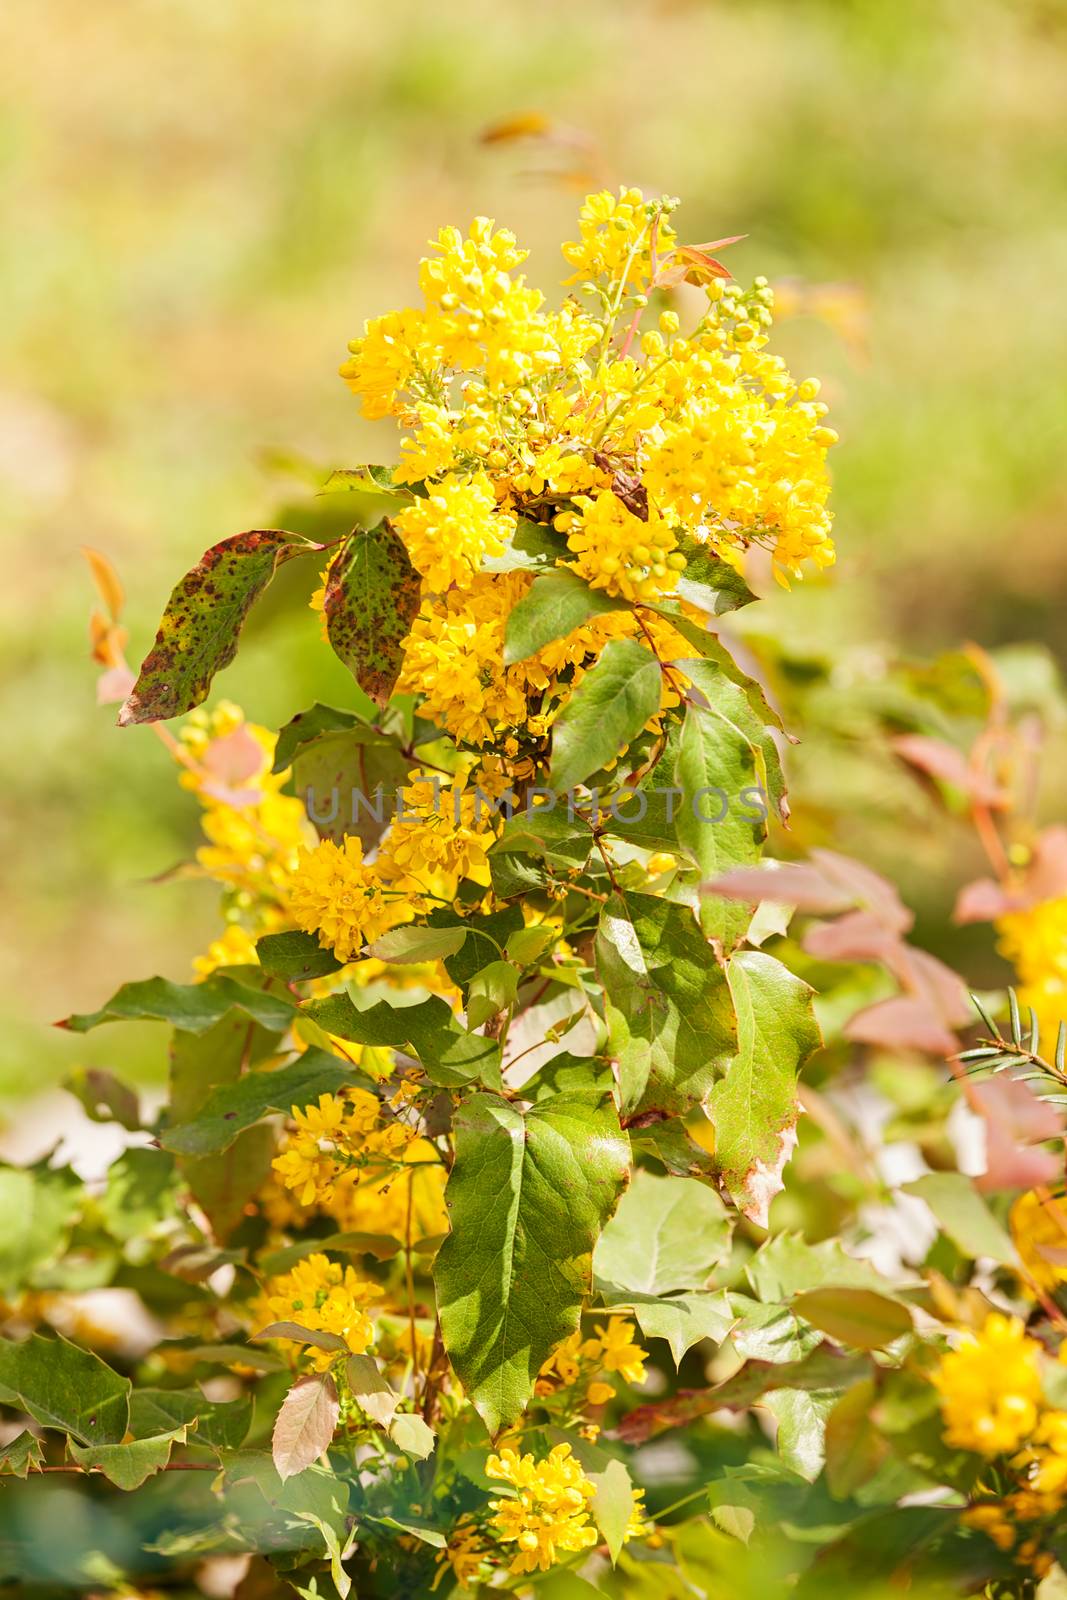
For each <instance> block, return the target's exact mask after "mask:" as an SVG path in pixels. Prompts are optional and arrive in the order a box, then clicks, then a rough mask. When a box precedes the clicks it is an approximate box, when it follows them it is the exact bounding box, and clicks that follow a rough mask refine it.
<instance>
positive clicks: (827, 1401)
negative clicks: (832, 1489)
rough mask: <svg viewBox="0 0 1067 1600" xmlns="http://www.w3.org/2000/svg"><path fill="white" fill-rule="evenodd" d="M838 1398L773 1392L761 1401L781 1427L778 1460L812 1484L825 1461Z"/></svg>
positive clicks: (824, 1392) (825, 1392)
mask: <svg viewBox="0 0 1067 1600" xmlns="http://www.w3.org/2000/svg"><path fill="white" fill-rule="evenodd" d="M836 1398H837V1395H836V1393H835V1391H833V1390H832V1389H815V1390H808V1389H771V1390H769V1391H768V1392H767V1393H766V1394H765V1395H764V1396H763V1398H762V1400H761V1401H760V1407H761V1409H764V1410H767V1411H769V1412H770V1413H771V1415H772V1416H773V1417H774V1418H775V1419H776V1421H777V1423H778V1436H777V1438H776V1440H775V1447H776V1449H777V1451H778V1455H779V1458H780V1459H781V1461H782V1462H783V1463H784V1465H785V1466H787V1467H789V1468H790V1470H791V1471H793V1472H796V1473H799V1474H800V1476H801V1477H802V1478H805V1479H806V1480H807V1481H808V1482H809V1483H814V1481H815V1479H816V1478H817V1477H818V1476H819V1473H820V1472H821V1471H822V1466H823V1462H824V1461H825V1459H826V1443H825V1437H826V1418H827V1416H828V1415H829V1413H830V1411H831V1409H832V1407H833V1404H834V1401H835V1400H836Z"/></svg>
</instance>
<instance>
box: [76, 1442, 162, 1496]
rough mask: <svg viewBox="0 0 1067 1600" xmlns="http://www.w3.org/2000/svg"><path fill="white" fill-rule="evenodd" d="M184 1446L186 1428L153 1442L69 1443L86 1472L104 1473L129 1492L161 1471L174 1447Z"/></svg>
mask: <svg viewBox="0 0 1067 1600" xmlns="http://www.w3.org/2000/svg"><path fill="white" fill-rule="evenodd" d="M184 1443H185V1429H184V1428H175V1429H174V1430H173V1432H171V1433H164V1434H160V1435H158V1437H156V1438H154V1439H134V1440H132V1441H131V1442H130V1443H129V1444H90V1445H85V1446H82V1445H79V1444H76V1443H75V1442H74V1440H73V1439H71V1440H70V1441H69V1449H70V1453H71V1456H72V1457H73V1459H74V1460H75V1461H76V1462H77V1463H78V1465H79V1466H80V1467H84V1468H85V1470H86V1471H87V1472H102V1473H103V1475H104V1477H105V1478H107V1479H108V1481H109V1482H110V1483H113V1484H114V1485H115V1487H116V1488H117V1489H124V1490H126V1491H127V1492H128V1491H129V1490H131V1489H139V1488H140V1487H141V1485H142V1483H145V1482H146V1481H147V1480H148V1479H149V1478H151V1477H153V1476H154V1475H155V1474H156V1473H157V1472H161V1471H162V1470H163V1468H164V1467H165V1466H166V1465H167V1462H168V1461H169V1460H170V1452H171V1447H172V1446H173V1445H175V1444H184Z"/></svg>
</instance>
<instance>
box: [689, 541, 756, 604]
mask: <svg viewBox="0 0 1067 1600" xmlns="http://www.w3.org/2000/svg"><path fill="white" fill-rule="evenodd" d="M678 548H679V550H680V551H681V553H682V555H684V556H685V558H686V565H685V571H684V572H683V573H682V575H681V577H680V578H679V579H678V584H677V589H676V593H677V595H678V598H679V599H680V600H687V601H688V602H689V604H690V605H693V606H698V607H699V608H700V610H701V611H707V612H710V614H711V615H712V616H713V617H721V616H722V615H723V614H724V613H725V612H727V611H738V610H740V608H741V607H742V606H747V605H749V604H750V603H751V602H752V601H753V600H755V598H756V596H755V595H754V594H753V593H752V590H751V589H750V588H749V586H748V584H747V583H746V582H745V580H744V578H742V576H741V574H740V573H739V572H737V571H735V569H734V568H733V567H731V566H730V564H729V562H727V561H722V560H720V559H719V557H718V556H715V555H712V553H711V551H710V550H709V549H708V548H707V546H706V545H702V544H698V543H697V541H696V540H695V539H683V540H682V542H681V543H680V544H679V546H678Z"/></svg>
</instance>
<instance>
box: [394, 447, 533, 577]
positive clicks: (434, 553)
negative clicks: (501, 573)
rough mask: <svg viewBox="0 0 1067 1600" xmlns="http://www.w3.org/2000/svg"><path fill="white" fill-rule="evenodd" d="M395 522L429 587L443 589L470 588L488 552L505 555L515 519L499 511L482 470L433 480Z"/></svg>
mask: <svg viewBox="0 0 1067 1600" xmlns="http://www.w3.org/2000/svg"><path fill="white" fill-rule="evenodd" d="M393 526H394V527H395V528H396V530H397V532H398V533H399V534H400V535H401V537H402V538H403V540H404V543H405V544H406V545H407V549H408V554H409V555H410V557H411V560H412V562H413V564H414V565H415V566H416V567H417V568H418V570H419V571H420V572H421V573H422V575H423V577H424V579H425V580H426V585H427V587H428V588H429V589H432V590H436V591H438V592H441V593H443V592H444V591H445V590H446V589H449V588H450V587H451V586H452V585H453V584H456V585H458V586H459V587H460V588H466V587H467V586H468V585H469V583H470V581H471V578H472V577H473V576H474V574H475V573H476V572H479V571H480V570H481V567H482V563H483V562H484V560H485V559H486V557H487V556H499V555H502V554H503V551H504V547H505V545H506V544H507V542H508V540H509V539H510V538H511V535H512V533H513V532H514V530H515V518H514V516H513V514H512V513H511V512H509V511H503V510H498V509H497V499H496V496H495V494H494V493H493V486H492V484H491V483H490V481H489V479H488V477H487V476H486V474H485V473H484V472H478V473H475V474H474V476H473V477H470V478H462V477H457V476H455V475H452V476H449V477H447V478H444V479H442V481H441V482H440V483H435V484H433V486H432V488H431V490H430V493H429V494H427V495H424V496H422V497H420V498H419V499H417V500H415V501H414V502H413V503H412V504H411V505H410V506H408V507H406V509H405V510H403V511H402V512H401V513H400V514H399V516H397V517H396V518H395V519H394V522H393Z"/></svg>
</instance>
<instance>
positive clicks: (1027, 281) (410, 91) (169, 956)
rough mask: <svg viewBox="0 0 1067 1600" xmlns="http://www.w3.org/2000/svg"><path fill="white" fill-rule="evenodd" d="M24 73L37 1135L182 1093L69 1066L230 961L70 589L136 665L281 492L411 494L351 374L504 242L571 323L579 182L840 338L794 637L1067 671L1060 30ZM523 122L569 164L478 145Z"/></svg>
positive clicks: (23, 539)
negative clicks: (301, 469)
mask: <svg viewBox="0 0 1067 1600" xmlns="http://www.w3.org/2000/svg"><path fill="white" fill-rule="evenodd" d="M0 60H2V61H3V62H4V63H5V64H4V66H3V68H2V69H0V71H2V72H3V89H2V94H0V208H2V215H0V226H2V234H3V240H4V244H3V248H2V250H0V296H2V299H3V304H4V307H5V316H4V318H3V321H2V324H0V527H2V528H3V531H4V538H5V558H4V564H3V583H2V584H0V660H2V664H3V683H4V687H3V690H2V696H3V698H2V706H0V717H2V727H3V740H2V747H3V755H2V760H3V762H4V770H3V774H2V784H3V787H2V794H3V800H4V819H3V823H2V825H0V848H2V855H3V861H4V869H3V870H4V898H3V910H4V917H3V921H4V931H5V940H4V944H5V950H6V953H5V956H4V960H3V965H2V968H0V1006H2V1009H3V1016H4V1028H3V1030H2V1033H0V1038H2V1050H0V1099H4V1100H6V1101H7V1103H8V1107H9V1114H10V1116H11V1117H12V1118H17V1115H18V1112H17V1102H18V1100H19V1099H20V1098H21V1097H22V1096H24V1095H26V1094H27V1093H29V1092H31V1091H35V1090H38V1089H40V1088H41V1087H42V1086H43V1085H45V1084H46V1083H48V1082H51V1081H55V1079H56V1078H58V1077H59V1076H60V1075H62V1073H63V1072H64V1071H65V1070H67V1069H68V1068H69V1066H71V1065H72V1064H73V1063H74V1062H75V1061H86V1062H88V1061H95V1062H100V1063H102V1064H122V1065H125V1066H127V1067H129V1066H131V1065H133V1066H135V1067H136V1069H137V1070H138V1071H139V1072H140V1073H141V1074H142V1075H143V1076H147V1077H149V1078H150V1077H152V1076H153V1075H154V1074H157V1073H158V1072H159V1071H160V1070H161V1065H162V1063H161V1054H160V1052H161V1045H160V1041H159V1039H158V1038H156V1037H155V1035H154V1034H153V1033H151V1032H150V1031H146V1032H144V1033H141V1032H139V1031H137V1030H128V1031H123V1030H105V1031H104V1033H103V1034H102V1035H98V1036H92V1037H90V1038H89V1039H72V1038H66V1037H64V1036H62V1035H60V1034H56V1033H54V1032H52V1031H50V1030H49V1029H48V1028H47V1027H46V1024H47V1023H48V1022H49V1021H50V1020H52V1019H53V1018H55V1017H57V1016H60V1015H63V1014H64V1013H65V1012H67V1011H69V1010H72V1009H87V1008H90V1007H92V1006H95V1005H96V1004H97V1003H98V1002H99V1001H100V1000H101V999H102V998H103V997H104V995H105V994H106V993H108V992H110V990H111V988H113V987H114V986H115V985H116V984H117V983H118V982H119V981H120V980H122V979H123V978H126V977H134V976H147V975H149V974H151V973H153V972H156V971H160V972H164V973H166V974H168V975H170V976H173V977H178V978H181V977H184V976H185V975H186V974H187V972H188V964H189V961H190V959H191V957H192V955H193V954H194V953H195V952H196V951H197V950H198V949H199V948H201V947H202V945H203V944H204V942H205V941H206V938H207V936H208V934H209V932H210V930H211V929H212V927H213V926H214V922H215V918H214V914H213V912H214V897H213V894H212V892H211V890H210V889H209V888H206V887H204V886H203V885H199V884H195V883H191V882H189V881H187V880H184V881H183V880H181V879H175V880H170V881H167V882H164V883H162V884H160V883H155V884H153V883H151V882H150V881H149V880H150V879H152V878H153V877H154V876H156V875H158V874H160V873H161V872H165V871H166V869H168V868H170V867H171V866H173V865H174V864H175V863H176V862H178V861H180V860H182V859H183V858H185V857H187V856H188V855H189V854H190V852H191V849H192V847H193V844H194V842H195V838H196V816H195V808H194V806H193V805H192V803H191V801H190V798H189V797H188V796H187V795H184V794H183V793H182V792H181V791H180V790H179V789H178V788H177V786H176V784H175V782H174V779H173V773H172V770H171V767H170V763H169V760H168V758H167V756H166V754H165V752H164V751H163V750H162V748H161V747H160V746H159V745H158V743H157V741H156V740H155V739H154V738H153V737H152V735H151V733H150V732H148V731H146V730H131V731H129V732H125V733H121V734H120V733H118V732H117V731H116V730H115V729H114V727H113V712H112V711H111V710H109V709H106V708H105V709H98V708H97V707H96V705H95V703H94V672H93V670H92V669H91V668H90V666H89V665H88V663H87V660H86V634H85V625H86V617H87V614H88V610H89V607H90V604H91V590H90V585H89V582H88V576H87V573H86V571H85V569H84V566H83V564H82V562H81V558H80V557H79V555H78V546H79V545H80V544H83V543H88V544H91V545H95V546H98V547H99V548H100V549H102V550H104V551H106V552H107V553H108V554H109V555H110V556H111V558H112V559H113V560H114V561H115V563H116V564H117V565H118V567H119V569H120V571H121V572H122V574H123V576H124V578H125V580H126V583H127V587H128V591H129V608H128V619H127V620H128V621H129V623H130V627H131V631H132V639H131V646H130V655H131V658H132V659H134V660H139V659H140V656H141V655H142V654H143V652H144V650H145V649H146V648H147V646H148V644H149V642H150V640H151V637H152V632H153V629H154V626H155V622H156V620H157V617H158V614H159V611H160V608H161V606H162V603H163V601H164V599H165V597H166V595H167V593H168V592H169V589H170V587H171V585H172V583H173V581H174V580H175V578H176V577H177V575H178V574H179V573H180V572H181V571H183V570H184V569H185V568H186V567H188V566H189V565H191V564H192V562H193V561H194V560H195V559H196V558H197V557H198V556H199V554H200V553H201V551H202V550H203V549H204V548H205V547H206V546H207V545H209V544H211V543H214V542H215V541H217V540H218V539H220V538H223V537H225V536H227V535H228V534H231V533H234V532H237V531H239V530H241V529H243V528H249V527H255V526H262V525H264V524H265V523H266V524H267V525H271V524H273V523H274V522H275V520H276V519H277V518H278V516H279V511H278V507H279V505H280V504H283V503H284V501H285V500H286V498H291V497H292V495H293V493H294V484H293V481H292V480H291V479H285V478H283V477H281V476H280V475H279V472H278V468H277V459H276V457H273V456H272V454H271V453H272V451H277V450H280V449H285V450H291V451H295V452H297V453H299V454H302V455H304V456H306V457H307V458H309V459H310V460H311V461H313V462H314V463H317V464H321V465H322V466H323V467H324V468H327V469H328V468H330V467H333V466H342V465H352V464H355V463H357V462H359V461H361V460H367V459H369V460H374V459H381V458H382V457H383V456H384V455H386V454H387V453H388V451H389V449H390V447H391V444H392V439H391V436H390V433H389V430H388V429H387V427H386V425H384V424H381V425H378V427H372V426H370V425H368V424H366V423H364V422H362V421H361V419H360V416H359V412H358V407H357V405H356V403H355V401H354V400H353V399H352V397H351V396H350V395H349V394H348V393H347V391H346V389H345V388H344V386H343V384H342V383H341V382H340V381H339V379H338V378H337V376H336V367H337V363H338V360H339V359H340V358H341V356H342V355H343V352H344V345H345V342H346V340H347V339H348V337H350V336H351V335H352V334H353V333H354V332H356V331H357V330H358V328H359V327H360V325H361V322H362V319H363V318H364V317H365V316H368V315H373V314H376V313H378V312H380V311H382V310H384V309H386V308H387V307H389V306H391V305H393V304H396V303H403V302H404V301H405V299H406V298H407V297H408V295H409V292H410V290H411V287H412V284H413V280H414V274H415V263H416V260H417V257H418V255H419V253H420V250H421V247H422V245H423V242H424V240H425V239H426V237H427V236H428V235H429V234H430V233H431V232H433V231H435V230H436V229H437V228H438V226H439V225H441V224H442V223H445V222H449V221H456V222H460V223H464V224H465V223H466V221H467V220H468V219H469V217H470V216H472V215H474V214H476V213H485V214H488V215H490V216H494V217H496V218H497V220H498V221H500V222H501V223H506V224H507V225H509V226H511V227H513V228H514V229H515V230H516V231H517V232H518V233H519V234H520V235H521V236H522V237H523V238H524V239H525V240H526V241H527V242H528V243H529V244H530V245H531V246H532V247H533V259H532V261H531V263H530V271H531V276H532V277H533V279H534V281H536V282H538V283H540V284H541V285H542V286H544V287H545V288H546V289H549V290H551V288H552V286H553V285H554V284H555V283H556V281H557V280H558V278H559V277H560V276H561V272H560V270H559V269H560V265H561V263H560V258H559V256H558V241H559V240H560V239H562V238H567V237H570V236H571V233H572V227H573V217H574V213H575V210H576V207H577V203H578V200H579V199H580V196H581V193H582V192H583V189H584V187H585V184H584V183H583V174H584V175H587V176H588V178H589V185H588V186H589V187H596V186H600V184H601V183H608V184H611V185H614V184H617V183H619V182H622V181H626V182H633V183H637V184H639V185H641V186H643V187H644V188H646V189H647V190H649V191H661V190H667V191H669V192H671V193H674V194H677V195H680V196H681V197H682V198H683V201H684V207H683V209H682V211H681V212H680V215H679V225H680V227H681V228H682V230H683V231H684V234H685V236H686V237H688V238H689V239H692V240H694V241H695V240H700V239H706V238H714V237H717V236H720V235H723V234H729V233H747V234H748V236H749V237H748V239H747V240H746V241H745V243H744V244H743V245H741V246H738V247H737V248H736V249H735V250H734V251H733V252H732V253H731V256H730V263H731V266H732V268H733V270H734V271H735V272H736V273H737V274H738V276H740V277H742V278H743V277H746V276H751V274H753V273H756V272H761V271H762V272H766V273H767V274H768V276H769V277H770V278H771V279H772V281H781V280H783V279H791V280H795V281H796V282H797V283H798V284H799V285H801V286H805V287H804V289H803V293H804V295H805V296H806V303H807V304H808V305H809V307H812V306H813V307H814V308H815V309H816V310H818V309H819V308H820V307H822V308H823V310H824V312H825V313H826V314H823V315H814V316H813V315H806V316H800V317H797V318H795V319H792V320H790V321H788V322H787V323H785V324H784V325H783V327H782V329H781V335H780V338H779V341H778V345H779V348H781V349H782V350H783V352H784V353H786V354H787V355H788V356H789V357H790V359H791V360H792V361H793V362H794V363H795V365H796V367H797V368H798V369H799V370H800V371H801V373H803V372H807V371H814V372H818V373H820V374H821V375H822V376H823V377H824V379H825V390H826V394H827V397H828V398H829V399H830V400H831V402H832V405H833V412H834V414H833V416H832V418H831V419H830V420H831V421H832V422H833V423H834V425H835V426H836V427H837V428H838V429H839V431H840V433H841V435H842V444H841V445H840V446H839V448H838V449H837V451H835V454H834V465H835V476H836V510H837V519H838V520H837V528H838V540H839V549H840V563H839V566H838V568H837V569H836V570H835V572H834V574H833V576H832V578H831V580H830V581H829V582H828V583H825V584H824V583H818V584H813V585H809V586H807V587H806V588H805V589H803V590H801V591H798V592H795V593H794V594H793V595H792V596H787V597H783V598H782V599H781V600H780V601H779V600H775V601H774V602H772V607H773V609H772V610H771V611H770V612H768V613H767V617H768V619H769V622H770V623H771V624H773V626H774V627H776V628H779V629H781V630H783V631H784V632H785V633H787V634H794V635H796V636H797V637H804V636H810V637H817V638H819V639H820V640H821V641H823V642H825V643H826V645H827V647H829V648H833V649H843V648H845V646H847V645H848V644H850V643H851V644H856V643H863V642H865V641H867V642H870V644H871V646H872V648H873V647H874V646H876V645H878V644H879V643H881V642H885V643H887V644H888V645H890V646H891V647H906V648H908V649H915V650H919V649H922V650H928V649H937V648H940V647H944V646H947V645H953V644H955V643H956V642H957V641H958V640H959V639H960V638H962V637H970V638H974V639H977V640H979V641H980V642H982V643H985V644H992V645H996V644H1003V643H1006V642H1009V641H1013V640H1016V639H1024V638H1036V639H1039V640H1043V641H1045V642H1047V643H1048V644H1050V645H1051V646H1052V647H1053V649H1058V650H1062V648H1063V644H1064V630H1063V628H1062V625H1061V621H1060V619H1061V617H1062V615H1063V612H1064V603H1065V600H1067V547H1065V544H1064V539H1063V525H1064V516H1065V512H1067V427H1065V424H1067V390H1065V386H1064V372H1065V370H1067V300H1065V299H1064V296H1063V293H1062V283H1063V281H1064V277H1065V274H1067V142H1065V140H1064V137H1063V122H1062V107H1063V105H1064V103H1065V101H1067V5H1064V4H1063V3H1062V0H752V3H747V0H670V3H668V0H585V3H583V4H578V5H575V4H574V3H573V0H566V3H564V0H540V3H539V4H538V5H537V6H531V5H529V4H526V3H524V0H492V3H490V0H450V3H449V5H447V6H429V5H426V4H421V5H420V4H415V3H413V0H393V3H391V4H389V5H388V6H386V5H382V4H376V3H374V0H369V3H363V4H355V3H353V0H300V3H299V4H298V3H296V0H254V3H252V0H228V3H227V4H224V5H220V4H218V3H217V0H101V3H98V4H93V5H86V4H85V3H84V0H8V3H7V4H6V5H5V7H4V8H3V10H2V12H0ZM529 111H536V112H539V113H542V114H543V115H545V116H546V117H548V118H550V119H552V121H553V123H554V124H556V125H560V126H563V127H566V128H569V129H572V130H576V131H577V133H578V134H579V135H580V136H581V137H580V139H579V140H578V141H577V143H576V144H575V145H573V146H571V147H566V146H563V145H560V146H555V147H548V146H538V145H530V144H526V145H523V144H517V143H500V144H495V145H494V144H486V143H484V142H482V141H481V140H480V138H479V135H480V133H481V131H482V130H483V129H484V128H485V127H486V126H487V125H491V124H493V123H495V122H497V121H499V120H500V119H506V118H508V117H511V116H514V115H516V114H518V113H521V112H529ZM575 169H581V170H580V171H577V170H575ZM813 285H814V286H821V287H820V288H819V289H817V290H815V291H813V290H812V288H811V286H813ZM827 286H829V287H827ZM268 609H269V608H268ZM219 692H221V693H224V694H226V695H228V696H230V697H232V698H236V699H238V700H240V701H241V702H242V703H243V704H244V705H245V706H246V709H247V710H248V712H249V714H250V715H252V716H255V717H256V718H258V719H261V720H266V721H271V720H276V719H278V718H283V717H285V716H288V715H290V714H291V713H292V712H294V711H296V710H298V709H301V707H302V706H303V705H304V704H306V703H307V702H308V701H309V700H310V699H311V698H312V697H314V696H316V695H319V696H322V697H324V698H330V697H333V698H335V699H336V698H338V697H343V695H344V692H345V689H344V681H343V675H342V674H341V673H340V671H339V669H335V668H334V667H333V666H331V664H330V662H329V661H328V660H325V659H324V656H323V652H322V651H321V649H319V648H318V647H317V633H316V628H315V624H314V620H313V619H311V618H310V617H309V616H308V617H304V616H299V617H297V618H296V620H295V621H294V622H293V623H292V624H286V625H285V626H284V627H282V628H280V629H274V630H269V631H268V630H266V629H265V628H263V627H261V626H257V627H255V628H254V629H253V630H252V631H251V632H250V635H249V644H248V648H247V649H246V650H244V651H243V652H242V655H241V657H240V658H239V660H238V663H237V664H236V665H235V666H234V667H233V668H232V669H231V670H230V671H229V672H228V673H227V674H226V675H225V676H224V677H223V678H222V679H221V680H220V683H219ZM944 869H945V875H946V882H947V880H949V879H951V877H952V873H953V870H954V865H953V863H952V862H951V861H949V860H946V861H945V862H944ZM935 876H936V874H935ZM923 877H924V882H925V880H926V878H927V874H926V873H925V871H924V874H923ZM916 892H917V894H918V895H919V897H920V898H921V897H922V895H923V894H927V895H930V894H932V895H933V896H934V900H935V902H936V904H937V905H940V904H947V903H948V900H947V897H948V888H947V887H946V886H945V885H942V887H941V890H940V891H935V890H934V889H931V888H930V887H929V883H926V885H925V887H924V885H922V884H920V885H918V886H917V890H916ZM938 892H939V893H940V894H941V899H940V900H938V899H937V893H938ZM120 1034H122V1037H121V1038H120V1037H119V1035H120Z"/></svg>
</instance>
